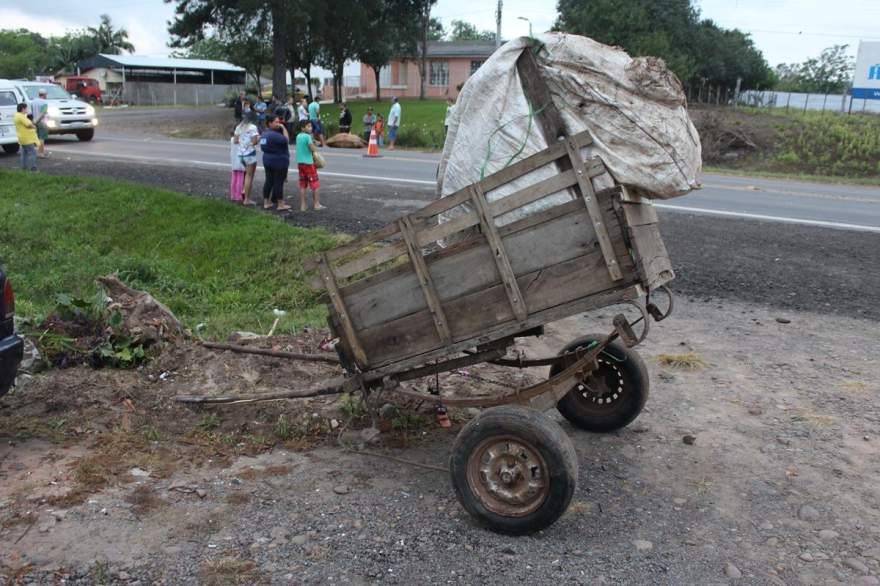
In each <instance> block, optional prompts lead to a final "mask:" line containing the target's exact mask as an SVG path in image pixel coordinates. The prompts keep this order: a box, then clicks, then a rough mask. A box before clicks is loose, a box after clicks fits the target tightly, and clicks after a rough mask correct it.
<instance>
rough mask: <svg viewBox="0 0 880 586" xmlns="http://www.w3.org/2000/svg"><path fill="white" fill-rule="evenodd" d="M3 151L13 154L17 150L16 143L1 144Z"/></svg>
mask: <svg viewBox="0 0 880 586" xmlns="http://www.w3.org/2000/svg"><path fill="white" fill-rule="evenodd" d="M3 151H4V152H5V153H6V154H7V155H14V154H15V153H17V152H18V143H14V144H4V145H3Z"/></svg>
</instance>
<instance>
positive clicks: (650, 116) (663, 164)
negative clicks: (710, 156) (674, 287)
mask: <svg viewBox="0 0 880 586" xmlns="http://www.w3.org/2000/svg"><path fill="white" fill-rule="evenodd" d="M530 47H531V53H532V54H533V55H534V56H535V58H534V60H533V61H532V63H535V62H536V63H537V70H536V71H534V73H539V74H540V75H539V76H538V77H540V78H542V79H543V82H545V84H546V85H545V87H547V88H548V89H549V96H550V98H549V100H545V101H552V105H553V106H555V109H556V110H558V113H559V115H561V117H560V119H561V121H562V125H563V126H564V134H565V135H567V136H571V135H574V134H576V133H579V132H582V131H584V130H587V131H589V132H590V134H591V135H592V137H593V144H591V145H590V146H588V147H586V148H585V149H584V151H583V154H584V156H585V157H590V156H597V155H598V156H599V157H601V159H602V161H603V162H604V163H605V165H606V166H607V167H608V169H609V171H610V172H611V174H613V176H614V178H615V179H616V180H617V182H618V183H621V184H623V185H626V186H627V187H629V188H630V189H631V190H632V191H633V192H634V193H636V194H638V195H642V196H648V197H653V198H663V199H665V198H670V197H676V196H680V195H684V194H686V193H688V192H689V191H691V190H692V189H694V188H695V187H696V186H697V178H696V175H697V172H698V171H699V169H700V165H701V158H700V157H701V155H700V139H699V136H698V134H697V131H696V129H695V128H694V125H693V124H692V123H691V120H690V118H689V117H688V113H687V107H686V101H685V95H684V92H683V91H682V87H681V83H680V82H679V80H678V78H676V77H675V75H674V74H673V73H672V72H670V71H669V70H668V69H667V68H666V66H665V65H664V63H663V61H662V60H660V59H656V58H653V57H640V58H636V59H633V58H631V57H630V56H629V55H627V54H626V53H625V52H624V51H623V50H622V49H619V48H614V47H609V46H607V45H603V44H601V43H597V42H596V41H593V40H591V39H588V38H585V37H580V36H576V35H568V34H561V33H548V34H545V35H540V36H539V37H538V38H537V39H529V38H525V37H523V38H520V39H516V40H513V41H510V42H508V43H505V44H504V45H503V46H502V47H501V48H500V49H498V50H497V51H496V52H495V54H494V55H492V57H491V58H490V59H489V60H488V61H486V63H484V64H483V66H482V67H480V69H479V70H478V71H477V72H476V73H475V74H474V75H473V76H472V77H471V78H470V79H469V80H468V81H467V83H466V84H465V85H464V87H463V88H462V91H461V95H460V96H459V98H458V103H457V104H456V107H455V110H454V112H453V114H452V116H451V119H450V125H449V134H448V136H447V139H446V144H445V146H444V149H443V157H442V160H441V163H440V169H439V177H438V192H439V193H438V195H440V196H445V195H449V194H451V193H454V192H456V191H458V190H460V189H463V188H465V187H466V186H468V185H470V184H472V183H474V182H476V181H479V180H480V179H481V178H482V177H485V176H487V175H490V174H492V173H494V172H497V171H499V170H501V169H502V168H504V167H506V166H508V165H510V164H511V163H513V162H515V161H518V160H521V159H523V158H525V157H527V156H529V155H532V154H534V153H537V152H539V151H541V150H542V149H545V148H547V146H548V145H549V143H550V141H552V140H554V139H556V138H557V137H552V136H551V137H549V140H548V137H546V136H545V134H546V133H545V132H542V129H541V125H540V124H538V119H539V118H540V117H541V116H542V114H543V113H544V112H545V110H546V109H547V108H548V104H547V103H530V100H528V99H527V98H526V95H527V92H525V91H524V89H523V83H524V81H525V83H526V84H528V82H529V80H523V79H522V77H521V75H522V71H521V67H522V66H521V64H519V65H520V69H518V61H520V57H521V54H523V51H524V50H528V49H529V48H530ZM530 58H531V57H530ZM555 172H556V171H555V170H554V169H552V168H546V167H545V168H542V169H536V170H535V172H534V173H535V174H538V175H539V176H540V175H541V174H543V175H545V176H546V178H550V177H552V176H553V175H554V174H555ZM534 179H535V177H532V178H531V180H532V181H533V180H534ZM606 179H607V182H606V185H605V186H610V185H611V184H612V183H611V178H606ZM594 181H596V180H594ZM596 187H597V189H601V188H602V187H603V185H602V180H601V178H599V180H598V181H597V185H596ZM506 188H507V190H508V191H512V190H515V189H518V188H520V186H519V185H517V184H516V183H514V184H510V185H508V186H506ZM504 195H506V193H501V192H499V193H492V194H488V196H489V199H490V200H494V199H497V198H499V197H502V196H504ZM569 198H570V195H568V194H567V193H558V194H555V195H551V196H549V197H548V198H545V199H544V200H540V201H538V202H535V203H534V204H531V206H532V207H531V208H527V209H523V210H522V211H521V214H527V213H530V212H532V211H534V209H536V208H537V209H543V208H547V207H550V206H553V205H558V204H560V203H562V202H564V201H566V200H567V199H569ZM450 211H451V212H453V213H452V214H450V215H455V214H457V213H458V212H459V210H450ZM521 214H519V215H521ZM517 217H518V215H513V217H510V218H501V219H500V220H501V221H500V223H502V224H503V223H506V222H510V221H513V220H515V219H516V218H517Z"/></svg>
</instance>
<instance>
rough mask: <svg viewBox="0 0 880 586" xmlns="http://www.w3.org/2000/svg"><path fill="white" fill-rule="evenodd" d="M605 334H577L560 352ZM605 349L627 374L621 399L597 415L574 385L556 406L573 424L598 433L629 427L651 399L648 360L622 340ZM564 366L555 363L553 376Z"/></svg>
mask: <svg viewBox="0 0 880 586" xmlns="http://www.w3.org/2000/svg"><path fill="white" fill-rule="evenodd" d="M604 338H605V336H602V335H598V334H590V335H587V336H584V337H583V338H578V339H577V340H574V341H573V342H570V343H569V344H568V345H567V346H566V347H565V348H563V349H562V351H561V352H560V353H559V354H560V355H562V354H565V353H566V352H571V351H572V350H575V349H576V348H578V347H582V346H587V345H589V344H590V342H593V341H600V340H603V339H604ZM605 352H607V353H608V354H610V355H611V357H612V358H614V359H617V360H618V361H619V362H617V363H616V365H617V367H618V368H619V369H620V371H621V375H622V376H623V378H624V389H625V391H626V392H625V393H624V395H623V397H622V399H623V400H622V401H619V402H618V403H613V404H612V406H613V407H614V409H613V410H610V411H609V412H608V413H606V414H602V415H598V414H596V413H593V412H590V410H589V409H588V408H587V407H588V405H587V404H586V400H585V399H584V398H583V396H582V395H581V394H580V393H579V392H578V390H577V387H575V388H572V390H570V391H569V392H568V394H566V395H565V396H564V397H562V399H560V400H559V402H558V403H557V404H556V408H557V409H558V410H559V412H560V413H562V415H563V417H565V418H566V419H568V420H569V421H570V422H571V423H572V425H574V426H575V427H578V428H580V429H583V430H586V431H592V432H596V433H608V432H611V431H615V430H618V429H620V428H622V427H626V426H627V425H629V424H630V423H632V422H633V421H634V420H635V419H636V417H638V416H639V413H641V412H642V409H643V408H644V407H645V403H647V401H648V394H649V391H650V388H649V387H650V379H649V378H648V369H647V368H646V367H645V362H644V361H643V360H642V357H641V356H639V354H638V352H636V351H635V350H633V349H632V348H627V347H626V346H624V345H623V344H622V343H620V342H619V341H614V342H612V343H611V344H609V345H608V346H607V347H606V349H605ZM564 368H565V367H564V366H563V365H555V366H553V367H552V368H551V369H550V376H551V377H552V376H554V375H556V374H558V373H560V372H562V370H563V369H564Z"/></svg>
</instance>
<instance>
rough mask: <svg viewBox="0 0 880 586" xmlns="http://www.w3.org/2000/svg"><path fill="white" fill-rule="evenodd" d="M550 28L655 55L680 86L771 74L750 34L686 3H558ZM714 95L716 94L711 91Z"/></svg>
mask: <svg viewBox="0 0 880 586" xmlns="http://www.w3.org/2000/svg"><path fill="white" fill-rule="evenodd" d="M557 8H558V11H559V17H558V19H557V21H556V24H555V26H554V28H555V29H556V30H562V31H566V32H572V33H576V34H580V35H585V36H588V37H591V38H593V39H595V40H597V41H599V42H602V43H605V44H607V45H617V46H620V47H623V48H624V49H625V50H626V51H627V52H628V53H629V54H630V55H632V56H633V57H639V56H654V57H660V58H662V59H663V60H664V61H665V62H666V65H667V66H668V67H669V69H671V70H672V71H673V72H674V73H675V74H676V75H678V77H679V79H681V80H682V82H684V84H685V85H691V84H709V85H713V86H715V87H716V88H724V89H728V90H730V89H733V88H735V87H736V85H737V80H738V79H741V80H742V87H743V88H746V89H747V88H752V87H757V86H759V85H762V84H763V85H767V84H769V83H770V81H771V80H772V72H771V71H770V68H769V67H768V66H767V62H766V60H765V59H764V56H763V55H762V54H761V52H760V51H759V50H758V49H757V48H756V47H755V45H754V42H753V41H752V39H751V38H750V37H749V35H747V34H745V33H743V32H742V31H739V30H736V29H734V30H729V29H724V28H721V27H719V26H718V25H717V24H715V23H714V22H712V21H711V20H701V19H700V15H699V12H698V11H697V10H696V9H695V8H694V7H693V5H692V3H691V0H663V1H662V2H659V1H657V0H559V3H558V5H557ZM716 91H717V90H716Z"/></svg>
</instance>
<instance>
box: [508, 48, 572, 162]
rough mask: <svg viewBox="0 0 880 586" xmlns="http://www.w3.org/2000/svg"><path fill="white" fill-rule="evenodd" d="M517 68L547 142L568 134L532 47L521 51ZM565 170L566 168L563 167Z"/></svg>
mask: <svg viewBox="0 0 880 586" xmlns="http://www.w3.org/2000/svg"><path fill="white" fill-rule="evenodd" d="M516 69H517V71H518V72H519V78H520V82H521V83H522V88H523V93H524V94H525V96H526V99H527V100H528V102H529V105H530V106H531V108H532V110H533V111H534V112H535V120H537V122H538V127H539V128H540V129H541V132H542V133H543V135H544V139H545V140H546V141H547V144H548V145H552V144H555V143H556V142H557V141H558V140H559V139H561V138H564V137H566V136H568V131H567V130H566V127H565V120H564V119H563V118H562V114H561V113H560V112H559V109H558V108H557V107H556V104H555V103H554V102H553V95H552V94H551V93H550V87H549V86H548V85H547V82H546V81H545V80H544V76H543V75H542V74H541V67H540V66H539V65H538V61H537V59H535V54H534V52H533V48H532V47H529V48H527V49H524V50H523V52H522V53H520V55H519V58H518V59H517V60H516ZM563 165H564V164H563ZM568 168H571V167H568ZM563 170H565V169H564V168H563Z"/></svg>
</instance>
